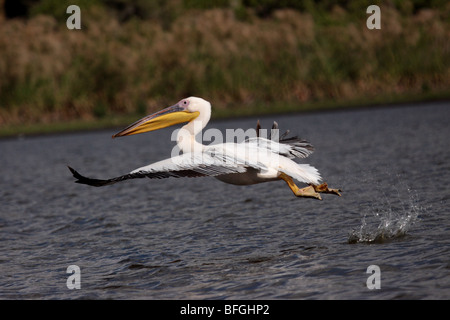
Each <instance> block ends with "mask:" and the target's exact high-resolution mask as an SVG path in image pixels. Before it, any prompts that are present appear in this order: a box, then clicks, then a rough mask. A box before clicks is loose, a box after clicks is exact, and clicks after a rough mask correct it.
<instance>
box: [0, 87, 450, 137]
mask: <svg viewBox="0 0 450 320" xmlns="http://www.w3.org/2000/svg"><path fill="white" fill-rule="evenodd" d="M446 101H447V102H448V103H449V105H450V92H441V93H430V94H421V95H420V96H419V97H417V96H410V95H405V96H394V97H389V98H384V99H379V100H377V99H371V101H366V100H365V101H362V100H361V99H357V100H352V101H338V102H335V101H326V102H324V101H318V102H309V103H305V104H293V103H281V102H280V103H276V104H275V103H267V104H253V105H248V106H247V107H246V108H236V107H231V108H229V109H216V110H215V109H214V104H213V103H212V104H213V115H212V119H211V121H216V120H233V119H236V118H249V117H254V118H258V117H260V118H266V117H270V116H276V115H285V114H299V113H320V112H341V111H348V110H364V109H373V108H392V107H394V108H398V107H402V106H405V105H408V106H410V105H418V104H424V103H440V102H446ZM162 107H164V106H162ZM299 107H300V108H299ZM143 116H145V114H137V113H136V114H126V115H115V116H105V117H102V118H96V119H90V120H83V119H77V120H73V121H69V122H67V121H66V122H53V123H33V124H24V125H20V126H16V125H6V126H3V127H0V139H1V140H4V139H14V138H22V137H34V136H44V135H57V134H71V133H77V132H92V131H100V130H108V129H114V128H121V127H124V126H127V125H129V124H130V123H132V122H134V121H136V120H137V119H139V118H141V117H143Z"/></svg>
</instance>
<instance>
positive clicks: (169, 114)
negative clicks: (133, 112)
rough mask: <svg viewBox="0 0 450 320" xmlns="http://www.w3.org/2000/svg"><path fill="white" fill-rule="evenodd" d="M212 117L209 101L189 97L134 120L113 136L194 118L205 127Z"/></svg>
mask: <svg viewBox="0 0 450 320" xmlns="http://www.w3.org/2000/svg"><path fill="white" fill-rule="evenodd" d="M210 117H211V104H210V103H209V102H208V101H206V100H204V99H202V98H197V97H189V98H186V99H182V100H180V101H179V102H178V103H177V104H175V105H173V106H171V107H168V108H165V109H163V110H161V111H158V112H155V113H153V114H151V115H148V116H146V117H144V118H142V119H140V120H138V121H136V122H134V123H133V124H131V125H129V126H128V127H126V128H125V129H123V130H122V131H120V132H118V133H116V134H114V135H113V138H117V137H123V136H129V135H132V134H138V133H144V132H148V131H154V130H158V129H162V128H166V127H169V126H173V125H175V124H179V123H184V122H191V121H193V120H195V121H200V122H201V128H204V127H205V126H206V123H207V122H208V121H209V118H210Z"/></svg>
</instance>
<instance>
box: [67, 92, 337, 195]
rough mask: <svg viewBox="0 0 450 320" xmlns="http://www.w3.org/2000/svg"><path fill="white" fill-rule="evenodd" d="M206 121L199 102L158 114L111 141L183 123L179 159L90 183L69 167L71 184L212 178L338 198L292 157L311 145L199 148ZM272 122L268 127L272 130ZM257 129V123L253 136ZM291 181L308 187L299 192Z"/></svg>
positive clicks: (207, 110) (258, 142)
mask: <svg viewBox="0 0 450 320" xmlns="http://www.w3.org/2000/svg"><path fill="white" fill-rule="evenodd" d="M210 117H211V104H210V103H209V102H208V101H206V100H204V99H201V98H197V97H189V98H186V99H183V100H181V101H179V102H178V103H177V104H175V105H173V106H171V107H168V108H166V109H163V110H161V111H159V112H156V113H154V114H151V115H149V116H146V117H144V118H142V119H140V120H138V121H136V122H135V123H133V124H131V125H130V126H128V127H127V128H125V129H123V130H122V131H120V132H119V133H116V134H115V135H113V138H116V137H122V136H127V135H132V134H137V133H143V132H147V131H153V130H157V129H161V128H165V127H168V126H171V125H175V124H179V123H184V122H188V123H187V124H186V125H185V126H184V127H183V128H182V129H181V130H180V131H179V132H178V134H177V145H178V147H179V148H180V150H181V151H182V154H179V155H176V156H173V157H171V158H169V159H166V160H162V161H159V162H156V163H153V164H150V165H147V166H144V167H141V168H138V169H136V170H133V171H131V172H130V173H128V174H125V175H122V176H119V177H116V178H111V179H106V180H100V179H92V178H87V177H84V176H82V175H81V174H79V173H78V172H77V171H75V170H74V169H72V168H71V167H69V169H70V171H71V172H72V174H73V176H74V177H75V178H76V179H77V180H76V181H75V182H77V183H81V184H87V185H90V186H95V187H100V186H105V185H110V184H114V183H117V182H120V181H123V180H127V179H135V178H145V177H147V178H151V179H153V178H157V179H161V178H168V177H176V178H179V177H204V176H211V177H215V178H217V179H219V180H220V181H223V182H226V183H230V184H235V185H251V184H256V183H261V182H268V181H275V180H284V181H285V182H286V183H287V185H288V186H289V188H290V189H291V190H292V192H293V193H294V194H295V195H296V196H297V197H308V198H315V199H319V200H322V198H321V196H320V194H319V193H331V194H336V195H339V196H340V193H339V192H340V191H341V190H339V189H330V188H328V185H327V183H325V182H324V183H320V181H321V177H320V174H319V172H318V170H317V169H316V168H314V167H312V166H310V165H309V164H299V163H297V162H295V161H294V160H293V159H294V158H306V157H307V156H309V155H310V154H311V153H312V152H313V150H314V149H313V146H312V145H311V144H310V143H308V142H307V141H304V140H301V139H298V138H296V137H292V138H287V139H286V138H284V136H285V135H286V134H285V135H283V136H282V139H281V140H280V141H279V142H276V141H273V140H270V139H265V138H263V137H260V136H259V134H257V137H255V138H249V139H247V140H245V141H243V142H241V143H234V142H233V143H229V142H228V143H222V144H211V145H203V144H201V143H199V142H197V141H196V139H195V136H196V135H197V134H199V133H200V132H201V131H202V130H203V128H205V126H206V124H207V123H208V121H209V119H210ZM277 127H278V126H277V124H276V123H274V127H273V128H275V129H276V128H277ZM259 129H260V126H259V122H258V126H257V132H259ZM294 179H295V180H297V181H299V182H302V183H306V184H308V186H306V187H304V188H299V187H298V186H297V185H296V184H295V183H294Z"/></svg>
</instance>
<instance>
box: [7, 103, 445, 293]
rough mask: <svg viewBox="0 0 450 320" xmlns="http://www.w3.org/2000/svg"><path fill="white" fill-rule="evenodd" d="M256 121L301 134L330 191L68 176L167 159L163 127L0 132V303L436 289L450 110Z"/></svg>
mask: <svg viewBox="0 0 450 320" xmlns="http://www.w3.org/2000/svg"><path fill="white" fill-rule="evenodd" d="M213 119H214V113H213ZM256 120H257V118H256V117H255V118H251V119H250V118H249V119H239V120H229V121H212V122H211V123H210V124H209V125H208V128H213V127H215V128H219V129H220V130H222V131H225V129H227V128H228V129H237V128H243V129H247V128H254V127H255V124H256ZM260 120H261V123H262V125H263V127H270V126H271V124H272V121H273V120H276V121H278V123H279V125H280V129H282V130H283V129H290V130H291V131H292V132H293V133H296V134H299V135H300V136H301V137H303V138H306V139H308V140H309V141H310V142H311V143H313V144H314V146H315V148H316V151H315V153H314V154H313V155H311V156H310V157H309V158H308V159H306V160H307V163H310V164H312V165H314V166H315V167H317V168H318V169H319V170H320V172H321V174H322V176H323V177H324V178H325V180H326V181H327V182H328V183H329V184H330V186H332V187H339V188H342V189H343V190H344V192H343V195H342V197H336V196H334V195H323V201H316V200H312V199H302V198H296V197H294V196H293V194H292V193H291V191H290V189H289V188H288V187H287V185H286V184H285V183H284V182H282V181H277V182H271V183H266V184H260V185H254V186H246V187H241V186H233V185H228V184H224V183H221V182H220V181H218V180H215V179H214V178H192V179H166V180H148V179H138V180H131V181H126V182H123V183H118V184H116V185H113V186H107V187H103V188H92V187H88V186H84V185H79V184H75V183H73V178H72V177H71V174H70V172H69V171H68V169H67V165H71V166H73V167H74V168H76V169H77V170H79V171H80V172H81V173H83V174H85V175H87V176H94V177H99V178H109V177H114V176H118V175H121V174H124V173H127V172H129V171H131V170H132V169H135V168H137V167H140V166H143V165H146V164H149V163H151V162H154V161H157V160H161V159H163V158H166V157H169V156H170V152H171V150H172V148H173V146H174V143H173V142H171V141H170V138H171V134H172V129H165V130H162V131H158V132H152V133H148V134H143V135H136V136H130V137H126V138H121V139H114V140H112V139H111V135H112V134H113V133H114V131H100V132H88V133H76V134H64V135H54V136H42V137H22V138H14V139H4V140H0V153H1V167H0V170H1V171H0V173H1V177H2V178H1V179H0V198H1V206H0V298H1V299H76V298H87V299H449V298H450V258H449V257H450V246H449V245H450V210H449V199H450V188H449V182H450V148H449V146H450V144H449V139H450V129H449V124H450V105H449V103H430V104H420V105H414V106H402V107H386V108H376V109H366V110H353V111H342V112H328V113H314V114H298V115H289V116H272V117H269V118H260ZM70 265H77V266H79V268H80V275H81V276H80V286H81V288H80V289H72V290H71V289H68V287H67V279H68V277H69V276H70V275H71V274H69V273H66V270H67V267H68V266H70ZM371 265H376V266H378V267H379V270H380V273H379V275H380V278H379V284H380V289H369V288H368V287H367V279H368V277H369V276H371V274H370V273H366V271H367V268H368V267H369V266H371Z"/></svg>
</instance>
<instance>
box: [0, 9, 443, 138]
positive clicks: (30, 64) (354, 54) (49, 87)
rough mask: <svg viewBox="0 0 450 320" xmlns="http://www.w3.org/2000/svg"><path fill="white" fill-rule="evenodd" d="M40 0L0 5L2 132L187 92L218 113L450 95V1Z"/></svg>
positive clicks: (95, 116)
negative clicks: (19, 15) (73, 7)
mask: <svg viewBox="0 0 450 320" xmlns="http://www.w3.org/2000/svg"><path fill="white" fill-rule="evenodd" d="M0 3H1V1H0ZM31 3H34V5H32V6H31V7H30V8H29V14H28V16H27V17H26V18H24V19H4V18H2V17H0V25H1V28H0V57H1V59H0V128H1V129H0V135H8V134H16V133H17V132H39V131H42V130H62V129H64V128H66V129H74V128H78V129H81V128H90V127H91V126H92V125H93V124H94V123H96V124H100V125H101V126H111V125H123V124H124V123H125V121H127V122H128V121H129V120H130V118H133V117H134V118H135V117H139V116H141V115H143V114H144V113H148V112H152V111H154V110H156V109H158V108H161V107H165V106H167V105H169V104H173V103H174V102H176V101H177V100H179V99H181V98H183V97H186V96H190V95H195V96H201V97H204V98H205V99H208V100H210V101H211V102H212V104H213V107H214V108H215V110H214V117H216V116H230V115H248V114H263V113H269V112H288V111H302V110H316V109H323V108H336V107H342V106H346V105H355V104H374V103H386V102H398V101H411V100H419V99H428V98H430V97H431V98H432V97H436V98H449V97H450V42H449V41H448V39H449V38H450V31H449V30H450V19H449V17H450V5H449V4H448V3H447V1H440V0H435V1H419V0H415V1H397V0H396V1H389V2H388V1H371V2H370V3H369V2H368V1H338V0H325V1H311V0H309V1H308V0H306V1H293V0H284V1H274V0H265V1H253V0H242V1H239V0H220V1H200V0H184V1H183V0H169V1H159V0H154V1H144V0H142V1H131V0H103V1H102V0H96V1H90V0H89V1H88V0H83V1H82V0H80V1H75V0H70V1H62V0H42V1H40V2H31ZM70 4H78V5H79V6H80V8H81V21H82V29H81V30H68V29H67V28H66V19H67V17H68V16H69V15H68V14H66V13H65V11H66V8H67V6H68V5H70ZM370 4H378V5H379V6H380V8H381V26H382V27H381V30H368V29H367V28H366V19H367V17H368V15H367V14H366V8H367V6H368V5H370ZM0 13H1V11H0ZM99 120H100V121H99ZM24 124H25V125H26V127H23V125H24ZM19 126H20V127H19ZM44 126H46V128H45V129H43V128H44ZM19 128H20V129H19Z"/></svg>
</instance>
